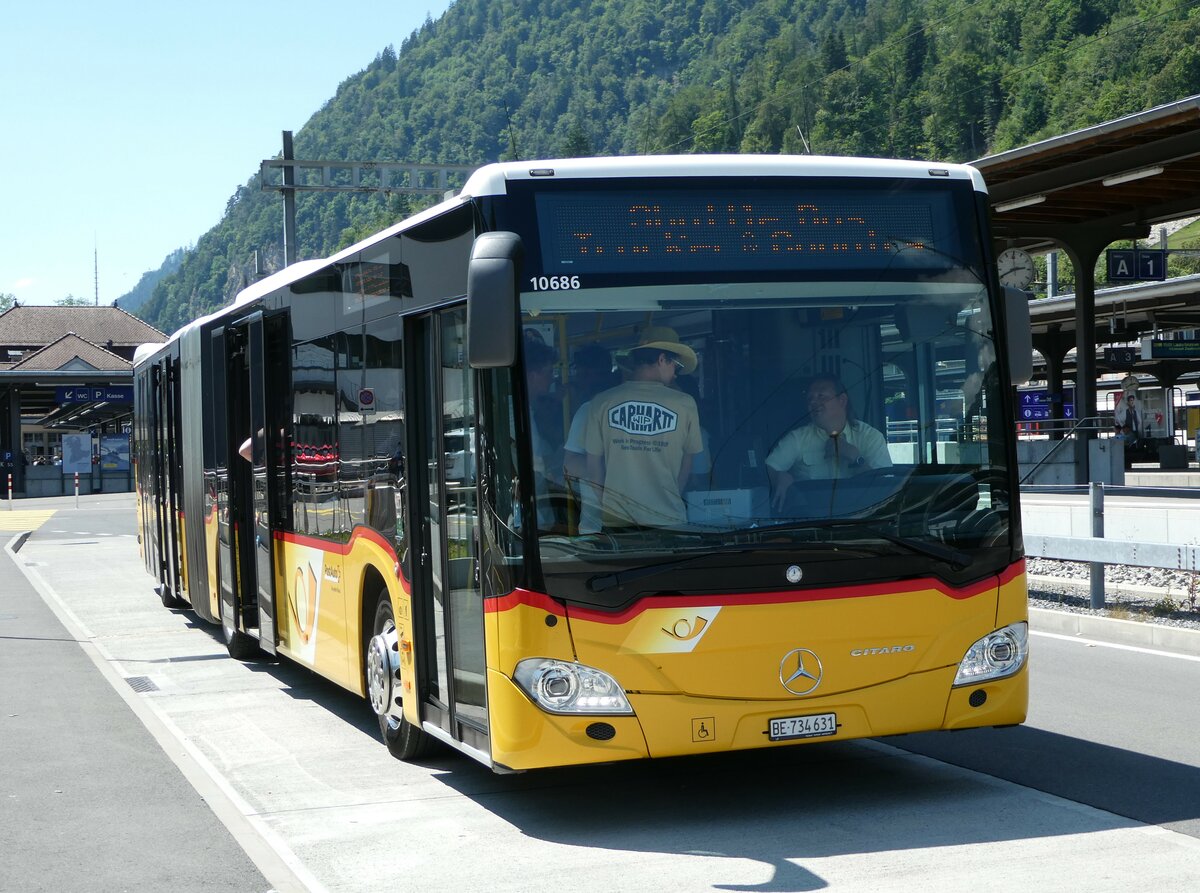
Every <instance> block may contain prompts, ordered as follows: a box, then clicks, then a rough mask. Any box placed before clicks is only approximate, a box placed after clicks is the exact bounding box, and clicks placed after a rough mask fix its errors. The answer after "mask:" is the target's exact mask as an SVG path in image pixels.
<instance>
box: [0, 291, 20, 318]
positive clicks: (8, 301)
mask: <svg viewBox="0 0 1200 893" xmlns="http://www.w3.org/2000/svg"><path fill="white" fill-rule="evenodd" d="M15 303H17V296H16V295H10V294H8V293H7V292H0V313H3V312H4V311H5V310H7V309H9V308H10V307H12V305H13V304H15Z"/></svg>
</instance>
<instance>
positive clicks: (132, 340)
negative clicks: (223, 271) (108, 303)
mask: <svg viewBox="0 0 1200 893" xmlns="http://www.w3.org/2000/svg"><path fill="white" fill-rule="evenodd" d="M166 340H167V336H166V335H165V334H163V333H162V332H160V331H159V330H158V329H156V328H154V327H153V326H151V325H149V324H147V323H145V322H143V321H142V320H140V319H138V318H137V317H136V316H133V315H131V314H129V313H127V312H125V311H124V310H121V309H120V308H118V307H115V306H114V307H86V306H85V307H78V306H70V307H63V306H50V307H43V306H25V305H16V306H13V307H12V308H10V309H8V310H6V311H4V312H3V313H0V488H2V491H3V492H0V497H7V495H8V492H7V487H8V484H9V475H11V476H12V478H11V480H12V486H13V492H14V494H15V495H17V496H58V495H64V494H66V493H70V492H74V476H75V474H76V473H78V474H79V478H80V481H79V483H80V492H81V493H98V492H122V491H127V490H132V489H133V475H132V472H131V470H130V466H129V433H130V428H131V423H132V417H133V355H134V352H135V351H136V350H137V348H138V346H139V345H142V344H147V343H155V344H161V343H163V342H164V341H166Z"/></svg>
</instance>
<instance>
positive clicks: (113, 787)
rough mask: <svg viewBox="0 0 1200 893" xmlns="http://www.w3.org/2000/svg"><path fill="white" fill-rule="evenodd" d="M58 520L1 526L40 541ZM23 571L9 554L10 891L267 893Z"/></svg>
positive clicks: (4, 658) (1, 703) (1, 665)
mask: <svg viewBox="0 0 1200 893" xmlns="http://www.w3.org/2000/svg"><path fill="white" fill-rule="evenodd" d="M52 514H54V513H53V512H52V511H42V512H16V513H13V515H9V514H8V513H7V512H4V513H0V524H4V523H5V522H8V521H9V519H10V518H14V517H15V518H17V519H19V520H20V521H21V522H22V523H23V524H24V527H23V529H26V530H29V529H33V528H36V527H38V526H40V525H41V524H43V523H44V522H45V521H46V520H47V519H48V518H49V517H50V516H51V515H52ZM3 529H5V527H2V526H0V530H3ZM12 539H13V538H12V537H9V536H7V535H5V536H4V537H3V538H2V541H0V544H4V545H7V544H8V543H9V542H10V540H12ZM22 560H23V559H22V558H21V556H20V554H19V553H18V554H17V555H15V556H14V555H13V554H12V552H11V551H9V550H7V549H0V679H2V680H3V685H2V686H0V755H2V757H3V758H2V759H0V841H3V867H2V868H0V889H3V890H6V891H7V890H11V891H21V893H39V891H54V893H71V891H80V893H83V891H87V893H94V891H142V890H145V891H162V890H170V891H176V893H183V891H221V890H228V891H238V893H246V891H262V890H267V889H268V888H269V886H270V885H269V884H268V883H267V882H266V881H265V880H264V879H263V876H262V874H261V873H260V872H259V871H258V869H257V868H255V866H254V864H253V863H252V862H251V861H250V859H249V858H248V857H247V855H246V853H245V852H244V851H243V850H242V848H241V846H239V844H238V843H237V842H236V841H235V840H234V839H233V837H232V835H231V834H230V833H229V831H228V830H226V828H225V827H224V825H222V824H221V822H220V821H219V820H218V819H217V817H216V816H215V815H214V813H213V811H212V809H210V807H209V804H208V803H206V802H205V800H204V799H203V798H202V797H201V796H200V795H199V794H198V793H197V792H196V789H195V788H194V787H193V786H192V785H191V784H190V783H189V782H188V780H187V779H186V778H184V776H183V774H182V773H181V772H180V770H179V769H178V768H177V767H176V765H175V764H174V762H173V761H172V760H171V759H170V757H168V755H167V753H166V752H164V749H163V746H162V744H161V743H160V742H159V741H157V740H155V738H154V736H152V735H151V734H150V732H149V731H148V730H147V728H146V727H145V725H143V723H142V722H141V721H139V719H138V717H137V716H136V715H135V714H134V712H133V711H132V710H131V709H130V706H129V705H128V704H127V703H126V702H125V701H124V700H123V698H122V697H121V696H120V694H119V693H118V691H117V690H114V688H113V685H112V684H111V683H110V681H109V680H108V679H106V678H105V676H104V674H103V673H102V672H97V666H96V664H95V662H94V660H93V657H92V655H93V654H94V653H95V650H94V646H92V644H91V643H90V642H89V641H87V640H86V637H84V636H80V635H78V632H77V631H76V630H72V629H70V628H69V627H68V625H66V624H64V622H63V621H62V620H60V619H59V618H58V617H57V616H55V614H54V613H53V612H52V611H51V609H50V608H49V607H48V606H47V602H46V600H44V598H43V597H42V595H41V594H39V592H38V591H37V590H36V589H35V588H34V586H33V585H31V583H30V582H29V581H28V580H27V579H26V577H25V575H24V574H22V573H21V570H20V568H19V567H18V566H17V565H16V562H17V561H22ZM67 620H68V622H69V620H70V618H67Z"/></svg>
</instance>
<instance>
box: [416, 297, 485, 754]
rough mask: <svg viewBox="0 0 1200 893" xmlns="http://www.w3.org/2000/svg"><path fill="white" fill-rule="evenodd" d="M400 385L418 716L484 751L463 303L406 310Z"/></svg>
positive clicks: (432, 728) (441, 734) (470, 381)
mask: <svg viewBox="0 0 1200 893" xmlns="http://www.w3.org/2000/svg"><path fill="white" fill-rule="evenodd" d="M407 322H408V329H407V331H406V332H405V338H404V342H405V345H406V348H407V349H408V357H407V358H406V362H405V366H406V370H407V374H408V375H409V381H408V386H407V387H406V388H405V393H406V394H407V395H408V399H407V415H408V418H409V419H410V422H411V423H410V425H409V428H408V436H409V445H408V446H409V449H408V455H409V456H410V457H414V459H413V460H412V461H410V462H409V469H410V474H411V475H412V476H413V477H415V478H416V479H415V480H413V479H412V478H410V483H411V487H410V490H409V492H410V493H411V494H412V499H411V506H412V508H411V511H412V513H413V515H414V517H413V522H414V526H413V530H414V531H415V532H416V535H417V537H418V540H417V542H416V543H414V546H415V547H416V554H417V555H418V556H419V557H418V559H417V560H416V561H414V562H413V577H414V579H413V602H414V620H415V622H416V627H417V633H416V634H417V636H418V637H419V644H420V649H419V652H418V654H419V655H420V667H419V673H420V678H419V681H418V684H419V691H420V694H421V702H422V703H421V718H422V720H423V724H424V728H425V729H426V731H429V732H430V733H431V734H433V735H434V737H438V738H444V739H449V740H451V741H453V742H455V743H456V744H457V745H458V746H461V747H464V748H466V749H469V750H474V751H475V752H476V753H478V754H479V755H481V756H482V757H483V758H485V759H486V761H487V762H488V763H490V762H491V759H490V753H491V750H490V744H489V740H488V725H487V687H486V673H487V669H486V660H485V655H484V627H483V597H482V593H481V590H480V586H479V570H478V569H479V546H478V543H479V496H478V488H477V484H478V482H477V480H476V477H477V474H476V467H477V465H476V462H475V441H476V432H475V379H474V371H473V370H472V369H471V368H470V367H469V366H468V365H467V362H466V350H465V346H464V345H465V341H466V306H465V305H462V306H458V307H454V308H450V309H448V310H444V311H440V312H436V313H432V314H423V315H421V316H418V317H414V318H410V319H409V320H408V321H407Z"/></svg>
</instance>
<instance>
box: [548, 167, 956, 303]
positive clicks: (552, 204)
mask: <svg viewBox="0 0 1200 893" xmlns="http://www.w3.org/2000/svg"><path fill="white" fill-rule="evenodd" d="M952 198H953V197H952V195H951V194H950V193H949V191H948V190H945V189H942V190H897V191H888V192H884V191H883V190H880V189H868V188H863V189H859V190H850V191H848V190H846V189H844V188H843V189H838V190H836V191H835V190H832V189H799V188H797V189H790V190H789V189H778V190H766V189H757V190H755V189H751V190H747V189H739V190H736V191H734V190H711V189H708V190H699V189H676V190H666V189H663V190H659V191H655V190H650V189H648V190H645V191H641V192H620V191H619V192H603V193H599V192H546V193H539V194H538V196H537V214H538V228H539V235H540V237H541V250H542V265H543V272H545V273H548V274H549V273H553V274H573V275H577V276H581V277H582V276H586V274H588V273H609V272H675V271H679V270H756V269H758V270H769V269H797V268H799V269H813V268H820V269H833V270H854V269H860V268H866V269H881V268H892V269H894V268H903V269H905V270H912V269H918V270H921V269H925V270H944V269H947V268H950V267H953V266H956V265H957V264H958V261H957V260H956V258H959V257H961V256H962V254H961V252H960V251H959V250H958V241H959V235H958V231H957V228H956V225H955V221H956V215H955V213H954V209H953V201H952ZM587 285H588V283H587V282H586V280H581V282H580V285H576V284H574V282H572V283H571V285H570V287H572V288H578V287H581V286H582V287H584V288H586V287H587Z"/></svg>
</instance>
